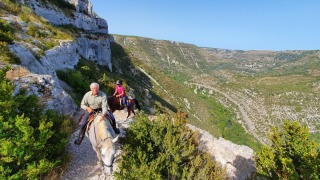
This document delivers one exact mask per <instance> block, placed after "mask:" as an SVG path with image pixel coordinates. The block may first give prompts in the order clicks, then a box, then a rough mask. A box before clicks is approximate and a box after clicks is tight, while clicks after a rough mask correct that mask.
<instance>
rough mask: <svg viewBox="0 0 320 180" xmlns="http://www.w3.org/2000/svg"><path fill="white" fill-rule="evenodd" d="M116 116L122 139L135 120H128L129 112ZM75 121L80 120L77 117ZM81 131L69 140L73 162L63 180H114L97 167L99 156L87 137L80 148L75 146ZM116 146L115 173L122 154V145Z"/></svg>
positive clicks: (120, 112)
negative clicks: (126, 129)
mask: <svg viewBox="0 0 320 180" xmlns="http://www.w3.org/2000/svg"><path fill="white" fill-rule="evenodd" d="M114 116H115V118H116V121H117V126H118V128H120V131H121V133H120V137H121V136H122V137H123V136H124V135H125V131H124V129H125V128H127V127H129V124H130V122H132V121H133V120H134V117H133V116H132V115H131V116H130V117H129V118H128V119H126V117H127V112H125V111H115V112H114ZM75 119H78V118H77V117H76V118H75ZM78 133H79V129H77V130H76V131H75V132H74V133H73V134H72V135H71V137H70V138H69V144H68V147H67V150H68V152H69V153H70V154H71V160H70V162H69V164H68V168H67V169H66V171H65V172H64V173H63V174H62V176H61V179H62V180H78V179H79V180H80V179H81V180H89V179H90V180H102V179H103V180H113V179H115V178H114V177H113V176H109V177H106V176H105V175H104V174H103V172H102V170H101V169H100V167H99V166H97V161H98V159H97V156H96V153H95V152H94V151H93V149H92V146H91V144H90V141H89V139H88V138H87V137H85V138H84V140H83V141H82V143H81V145H80V146H76V145H74V144H73V142H74V140H75V139H76V138H77V135H78ZM115 145H116V154H115V157H114V158H115V159H114V163H113V171H115V170H116V169H117V167H118V162H119V158H120V154H121V149H120V145H119V144H118V143H116V144H115Z"/></svg>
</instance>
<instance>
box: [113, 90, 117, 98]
mask: <svg viewBox="0 0 320 180" xmlns="http://www.w3.org/2000/svg"><path fill="white" fill-rule="evenodd" d="M116 94H117V88H116V89H115V90H114V93H113V96H115V95H116Z"/></svg>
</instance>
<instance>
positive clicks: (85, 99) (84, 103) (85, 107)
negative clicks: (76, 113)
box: [80, 93, 92, 113]
mask: <svg viewBox="0 0 320 180" xmlns="http://www.w3.org/2000/svg"><path fill="white" fill-rule="evenodd" d="M88 95H89V94H88V93H86V94H85V95H84V96H83V98H82V101H81V104H80V105H81V106H80V107H81V109H83V110H86V111H88V112H89V113H90V112H91V111H92V108H91V107H90V106H89V103H88V98H89V97H88Z"/></svg>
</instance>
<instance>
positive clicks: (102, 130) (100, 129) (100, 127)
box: [97, 119, 111, 140]
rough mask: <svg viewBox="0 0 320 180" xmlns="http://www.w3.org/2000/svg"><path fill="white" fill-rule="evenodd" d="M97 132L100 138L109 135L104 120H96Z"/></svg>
mask: <svg viewBox="0 0 320 180" xmlns="http://www.w3.org/2000/svg"><path fill="white" fill-rule="evenodd" d="M97 134H98V138H99V139H100V140H103V139H106V138H109V137H111V134H110V132H108V131H107V124H106V122H104V121H100V120H99V119H98V120H97Z"/></svg>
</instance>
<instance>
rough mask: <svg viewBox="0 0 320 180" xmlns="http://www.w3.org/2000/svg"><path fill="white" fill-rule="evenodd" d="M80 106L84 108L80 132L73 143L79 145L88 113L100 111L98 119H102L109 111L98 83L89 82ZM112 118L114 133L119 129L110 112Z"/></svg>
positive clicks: (105, 97) (105, 98)
mask: <svg viewBox="0 0 320 180" xmlns="http://www.w3.org/2000/svg"><path fill="white" fill-rule="evenodd" d="M81 108H82V109H84V110H85V114H84V116H83V119H82V123H81V128H80V132H79V135H78V138H77V139H76V140H75V141H74V144H76V145H80V144H81V142H82V140H83V138H84V135H85V127H86V124H87V122H88V118H89V115H90V114H93V113H98V112H102V116H101V118H100V121H103V120H104V117H105V115H106V113H109V114H110V113H111V112H110V111H108V103H107V96H106V94H105V93H104V92H102V91H99V84H98V83H95V82H94V83H91V84H90V91H89V92H87V93H86V94H85V95H84V96H83V99H82V101H81ZM110 117H111V119H112V121H113V122H112V123H111V124H112V128H113V131H114V132H115V133H116V134H119V133H120V130H119V129H118V128H117V126H116V121H115V119H114V116H113V115H112V113H111V114H110Z"/></svg>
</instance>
